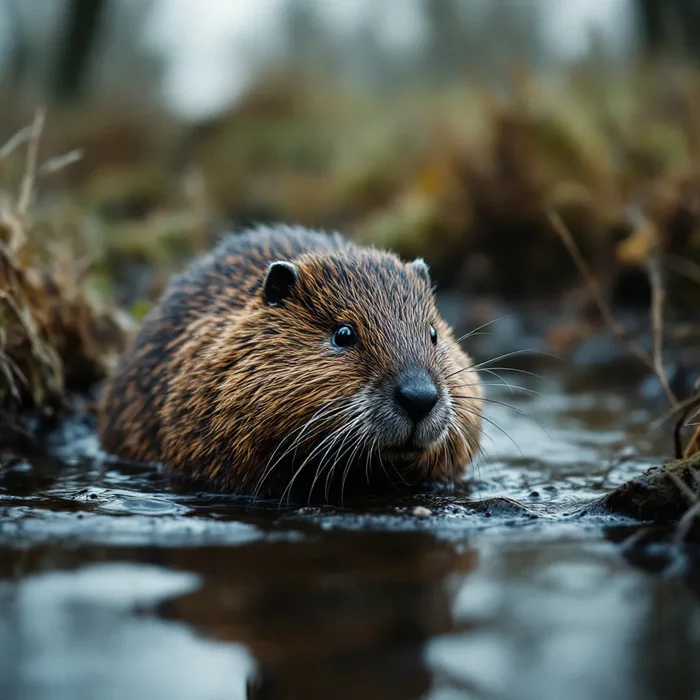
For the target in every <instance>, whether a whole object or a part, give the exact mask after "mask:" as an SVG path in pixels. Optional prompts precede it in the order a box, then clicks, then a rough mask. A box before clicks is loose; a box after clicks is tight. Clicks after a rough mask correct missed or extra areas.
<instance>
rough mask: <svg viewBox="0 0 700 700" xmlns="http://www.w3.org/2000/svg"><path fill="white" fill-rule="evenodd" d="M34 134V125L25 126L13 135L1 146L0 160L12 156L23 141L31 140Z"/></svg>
mask: <svg viewBox="0 0 700 700" xmlns="http://www.w3.org/2000/svg"><path fill="white" fill-rule="evenodd" d="M31 136H32V127H31V126H25V127H23V128H22V129H20V130H19V131H18V132H17V133H15V134H14V135H13V136H11V137H10V138H9V139H8V141H7V142H5V144H4V145H3V146H2V148H0V161H2V160H5V159H6V158H8V157H9V156H11V155H12V154H13V153H14V152H15V151H16V150H17V149H18V148H19V147H20V146H21V145H22V144H23V143H26V142H27V141H29V139H30V138H31Z"/></svg>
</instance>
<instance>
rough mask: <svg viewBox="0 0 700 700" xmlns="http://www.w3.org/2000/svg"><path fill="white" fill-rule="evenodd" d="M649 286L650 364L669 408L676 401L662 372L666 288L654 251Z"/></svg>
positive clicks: (650, 260)
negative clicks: (651, 363)
mask: <svg viewBox="0 0 700 700" xmlns="http://www.w3.org/2000/svg"><path fill="white" fill-rule="evenodd" d="M648 269H649V284H650V285H651V307H650V309H649V315H650V320H651V333H652V356H651V357H652V362H653V369H654V374H656V377H657V379H658V380H659V383H660V384H661V388H662V389H663V391H664V394H666V399H667V400H668V402H669V404H670V405H671V406H677V405H678V399H677V398H676V395H675V394H674V393H673V391H672V390H671V387H670V386H669V384H668V379H667V378H666V372H665V370H664V358H663V338H664V306H665V304H666V287H665V286H664V280H663V272H662V270H661V253H660V251H659V250H658V249H656V250H655V251H654V252H653V253H652V255H651V256H650V257H649V262H648Z"/></svg>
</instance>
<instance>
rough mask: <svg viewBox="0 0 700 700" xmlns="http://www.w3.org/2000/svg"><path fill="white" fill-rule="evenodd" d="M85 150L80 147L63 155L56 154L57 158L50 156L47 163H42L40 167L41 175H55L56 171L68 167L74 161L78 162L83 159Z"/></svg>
mask: <svg viewBox="0 0 700 700" xmlns="http://www.w3.org/2000/svg"><path fill="white" fill-rule="evenodd" d="M82 158H83V151H82V150H81V149H80V148H76V149H74V150H72V151H68V153H64V154H63V155H62V156H56V157H55V158H49V160H47V161H46V162H45V163H42V165H41V167H40V168H39V175H53V174H54V173H57V172H59V171H60V170H63V169H64V168H67V167H68V166H69V165H73V163H77V162H78V161H80V160H82Z"/></svg>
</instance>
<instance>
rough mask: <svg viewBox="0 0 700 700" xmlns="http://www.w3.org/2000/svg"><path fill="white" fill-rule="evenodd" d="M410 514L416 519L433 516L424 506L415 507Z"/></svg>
mask: <svg viewBox="0 0 700 700" xmlns="http://www.w3.org/2000/svg"><path fill="white" fill-rule="evenodd" d="M412 513H413V515H415V516H416V517H417V518H427V517H428V516H429V515H432V514H433V512H432V511H431V510H430V509H429V508H426V507H425V506H416V507H415V508H414V509H413V511H412Z"/></svg>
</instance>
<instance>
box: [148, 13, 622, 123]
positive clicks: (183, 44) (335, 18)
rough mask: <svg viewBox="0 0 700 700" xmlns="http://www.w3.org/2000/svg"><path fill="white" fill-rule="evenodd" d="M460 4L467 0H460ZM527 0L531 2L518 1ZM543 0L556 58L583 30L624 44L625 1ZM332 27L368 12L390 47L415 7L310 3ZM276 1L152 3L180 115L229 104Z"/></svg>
mask: <svg viewBox="0 0 700 700" xmlns="http://www.w3.org/2000/svg"><path fill="white" fill-rule="evenodd" d="M466 1H468V0H466ZM521 1H522V2H529V1H533V0H521ZM534 1H539V2H541V3H544V4H545V6H546V10H547V11H546V13H545V16H546V17H547V18H548V20H547V21H548V30H549V31H548V34H549V36H550V41H551V47H552V49H553V50H554V51H555V52H556V53H557V54H558V55H559V56H561V57H562V58H563V59H575V58H577V57H580V56H581V55H583V54H585V52H586V50H587V48H588V43H589V40H590V30H591V29H594V28H595V29H597V30H599V31H600V32H601V34H602V36H603V37H604V38H606V39H607V40H608V41H610V42H611V43H613V44H614V43H619V42H623V41H624V36H623V35H625V34H626V33H627V30H628V28H629V25H630V22H629V11H630V8H629V0H534ZM315 2H317V4H318V6H319V8H320V9H321V10H322V11H323V12H324V14H326V15H327V16H328V18H329V20H330V21H331V23H332V26H333V27H335V28H336V30H338V31H341V32H342V31H343V28H345V30H351V29H352V28H353V27H354V26H357V24H358V23H359V22H361V21H362V19H363V18H364V17H365V16H366V14H367V13H368V12H370V11H374V12H375V13H376V15H377V22H378V23H379V27H380V32H381V35H382V36H383V37H384V38H385V40H386V41H388V42H390V43H391V44H393V45H396V46H397V47H404V46H406V45H409V46H410V45H411V42H414V41H416V39H417V38H419V37H420V33H421V25H420V21H419V19H418V15H417V12H416V6H415V4H413V3H410V2H407V1H406V0H331V1H329V0H315ZM281 4H282V0H233V1H232V0H157V2H156V4H155V8H154V11H153V13H152V15H151V17H150V21H149V23H148V26H147V27H146V36H147V39H148V41H149V42H150V44H151V45H152V46H153V47H154V48H156V50H158V51H159V52H162V54H163V55H166V56H168V59H169V60H168V67H167V70H166V76H165V85H164V91H165V96H166V99H167V100H168V101H169V103H170V105H171V106H172V107H173V108H174V109H175V110H176V111H178V112H179V113H180V114H181V115H182V116H183V117H185V118H195V119H196V118H201V117H207V116H209V115H210V114H214V113H216V112H217V111H218V110H219V109H221V108H223V107H224V106H226V105H227V104H230V103H231V101H233V100H234V99H235V97H236V95H238V94H240V93H241V92H242V91H243V90H244V89H245V88H246V86H247V84H248V80H249V79H250V78H251V76H252V66H251V65H250V64H249V61H250V60H251V59H250V53H249V51H248V50H247V49H248V48H249V47H250V46H254V47H256V48H257V49H258V50H261V51H263V52H264V50H265V46H266V44H267V45H269V46H272V45H273V44H274V34H275V32H276V30H277V21H278V20H279V9H280V6H281Z"/></svg>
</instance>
